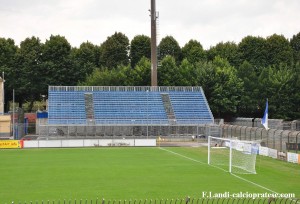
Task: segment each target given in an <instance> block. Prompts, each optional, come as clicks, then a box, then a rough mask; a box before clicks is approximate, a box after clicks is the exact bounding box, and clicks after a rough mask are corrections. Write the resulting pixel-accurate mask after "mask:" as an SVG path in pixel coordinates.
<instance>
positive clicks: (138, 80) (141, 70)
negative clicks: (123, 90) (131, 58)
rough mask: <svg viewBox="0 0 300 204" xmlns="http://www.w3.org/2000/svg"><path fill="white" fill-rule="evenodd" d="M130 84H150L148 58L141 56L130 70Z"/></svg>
mask: <svg viewBox="0 0 300 204" xmlns="http://www.w3.org/2000/svg"><path fill="white" fill-rule="evenodd" d="M130 77H131V78H132V84H131V85H132V86H150V85H151V62H150V60H149V59H148V58H146V57H142V58H141V60H140V61H139V62H138V63H137V64H136V66H135V67H134V69H133V70H132V72H131V74H130Z"/></svg>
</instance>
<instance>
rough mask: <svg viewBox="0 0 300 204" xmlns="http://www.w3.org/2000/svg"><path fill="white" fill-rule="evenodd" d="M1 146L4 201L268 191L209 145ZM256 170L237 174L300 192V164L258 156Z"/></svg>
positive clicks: (0, 194)
mask: <svg viewBox="0 0 300 204" xmlns="http://www.w3.org/2000/svg"><path fill="white" fill-rule="evenodd" d="M165 149H167V150H170V151H173V152H176V153H178V154H181V155H184V156H185V157H189V158H192V159H194V160H197V161H199V162H196V161H193V160H190V159H187V158H185V157H182V156H179V155H176V154H173V153H170V152H168V151H164V150H162V149H160V148H156V147H155V148H130V147H124V148H118V147H115V148H70V149H20V150H0V203H10V202H11V201H15V202H18V201H22V202H24V201H35V200H39V201H40V200H57V199H80V198H83V199H86V198H87V199H95V198H97V197H99V198H106V199H123V200H125V199H141V198H143V199H146V198H152V199H156V198H183V197H185V196H187V195H189V196H191V197H195V198H200V197H201V196H202V192H203V191H206V192H209V191H212V192H214V193H222V192H227V191H229V192H230V193H238V192H240V191H242V192H253V193H265V192H268V191H267V190H265V189H262V188H260V187H257V186H255V185H253V184H251V183H248V182H245V181H243V180H241V179H239V178H236V177H234V176H232V175H230V174H229V173H227V172H224V171H222V170H220V169H217V168H214V167H212V166H209V165H207V164H206V162H207V150H206V148H184V147H173V148H171V147H169V148H165ZM256 170H257V174H256V175H239V176H240V177H243V178H245V179H247V180H249V181H252V182H255V183H257V184H259V185H262V186H264V187H266V188H269V189H271V190H273V191H275V192H278V193H295V195H296V197H300V166H299V165H297V164H290V163H286V162H283V161H278V160H274V159H271V158H266V157H258V158H257V168H256Z"/></svg>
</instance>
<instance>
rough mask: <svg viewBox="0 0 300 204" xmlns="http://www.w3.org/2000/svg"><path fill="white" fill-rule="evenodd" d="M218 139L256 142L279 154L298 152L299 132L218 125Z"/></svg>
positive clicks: (299, 143) (299, 145) (299, 149)
mask: <svg viewBox="0 0 300 204" xmlns="http://www.w3.org/2000/svg"><path fill="white" fill-rule="evenodd" d="M220 129H221V130H220V137H224V138H237V139H239V140H258V141H260V142H261V145H262V146H265V147H268V148H272V149H276V150H278V151H280V152H295V153H298V152H299V151H300V131H291V130H277V129H269V130H266V129H264V128H259V127H248V126H238V125H228V124H224V125H220Z"/></svg>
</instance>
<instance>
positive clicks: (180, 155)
mask: <svg viewBox="0 0 300 204" xmlns="http://www.w3.org/2000/svg"><path fill="white" fill-rule="evenodd" d="M159 148H160V149H161V150H164V151H167V152H170V153H172V154H175V155H177V156H180V157H183V158H185V159H188V160H191V161H194V162H198V163H201V164H206V163H204V162H202V161H198V160H196V159H193V158H190V157H187V156H184V155H182V154H179V153H176V152H173V151H171V150H168V149H165V148H162V147H159Z"/></svg>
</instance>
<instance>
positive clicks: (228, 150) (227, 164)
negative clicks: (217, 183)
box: [208, 136, 260, 174]
mask: <svg viewBox="0 0 300 204" xmlns="http://www.w3.org/2000/svg"><path fill="white" fill-rule="evenodd" d="M259 145H260V144H259V143H258V142H257V141H244V140H236V139H232V138H218V137H211V136H210V137H208V164H209V165H212V166H215V167H218V168H221V169H223V170H225V171H228V172H230V173H238V174H256V171H255V163H256V155H257V153H258V149H259Z"/></svg>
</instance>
